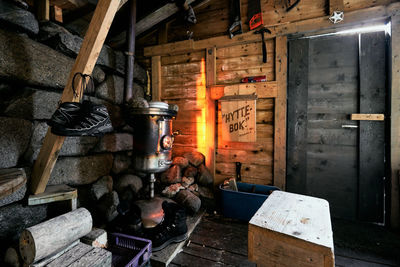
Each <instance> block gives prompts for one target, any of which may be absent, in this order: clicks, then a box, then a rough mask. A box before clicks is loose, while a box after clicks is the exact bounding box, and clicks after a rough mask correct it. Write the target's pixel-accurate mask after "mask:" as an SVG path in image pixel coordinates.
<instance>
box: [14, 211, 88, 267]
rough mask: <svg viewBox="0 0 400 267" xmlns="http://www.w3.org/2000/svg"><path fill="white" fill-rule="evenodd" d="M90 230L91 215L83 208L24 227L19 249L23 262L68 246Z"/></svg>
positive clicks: (28, 261)
mask: <svg viewBox="0 0 400 267" xmlns="http://www.w3.org/2000/svg"><path fill="white" fill-rule="evenodd" d="M91 230H92V216H91V215H90V212H89V211H88V210H87V209H85V208H79V209H77V210H74V211H71V212H68V213H66V214H63V215H61V216H58V217H55V218H53V219H51V220H48V221H45V222H43V223H40V224H38V225H35V226H32V227H29V228H27V229H25V230H24V231H23V232H22V234H21V237H20V241H19V250H20V253H21V257H22V259H23V260H24V262H25V263H27V264H31V263H33V262H35V261H38V260H40V259H43V258H45V257H47V256H49V255H51V254H52V253H54V252H55V251H57V250H59V249H62V248H64V247H66V246H68V245H69V244H70V243H72V242H74V241H75V240H77V239H79V238H81V237H82V236H85V235H86V234H88V233H89V232H90V231H91Z"/></svg>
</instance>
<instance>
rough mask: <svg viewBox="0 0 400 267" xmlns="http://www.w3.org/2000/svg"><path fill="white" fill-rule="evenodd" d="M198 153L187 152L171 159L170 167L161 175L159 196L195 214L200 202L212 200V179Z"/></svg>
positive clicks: (202, 157) (203, 158)
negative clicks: (171, 200) (170, 199)
mask: <svg viewBox="0 0 400 267" xmlns="http://www.w3.org/2000/svg"><path fill="white" fill-rule="evenodd" d="M204 163H205V157H204V155H203V154H201V153H200V152H189V153H186V154H184V155H183V156H181V157H175V158H173V161H172V165H171V167H170V168H169V169H168V170H166V171H165V172H163V173H161V175H160V179H159V183H160V187H161V188H162V192H161V194H162V195H163V196H165V197H169V198H172V199H173V200H175V201H176V202H177V203H178V204H180V205H182V206H184V207H185V208H186V210H187V211H188V212H189V213H192V214H193V213H196V212H197V211H198V210H199V209H200V206H201V200H202V199H203V200H204V199H213V193H212V188H213V177H212V174H211V173H210V171H209V170H208V168H207V167H206V166H205V165H204Z"/></svg>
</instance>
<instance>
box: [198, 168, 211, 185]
mask: <svg viewBox="0 0 400 267" xmlns="http://www.w3.org/2000/svg"><path fill="white" fill-rule="evenodd" d="M197 182H198V184H199V185H204V186H210V185H212V184H213V183H214V179H213V176H212V175H211V172H210V171H209V170H208V168H207V167H206V166H204V164H201V165H200V166H199V177H198V179H197Z"/></svg>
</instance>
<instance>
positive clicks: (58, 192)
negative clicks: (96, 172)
mask: <svg viewBox="0 0 400 267" xmlns="http://www.w3.org/2000/svg"><path fill="white" fill-rule="evenodd" d="M77 197H78V190H77V189H76V188H73V187H70V186H68V185H65V184H60V185H48V186H47V187H46V190H45V191H44V192H43V193H41V194H37V195H30V196H29V198H28V205H40V204H45V203H52V202H56V201H64V200H72V199H76V198H77Z"/></svg>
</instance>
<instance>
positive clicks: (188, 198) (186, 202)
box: [175, 190, 201, 214]
mask: <svg viewBox="0 0 400 267" xmlns="http://www.w3.org/2000/svg"><path fill="white" fill-rule="evenodd" d="M175 201H176V202H177V203H178V204H181V205H182V206H184V207H185V208H186V210H188V211H189V212H190V213H192V214H194V213H196V212H198V211H199V209H200V207H201V200H200V198H199V197H198V196H196V195H194V194H193V193H192V192H190V191H189V190H181V191H179V193H178V194H177V195H176V197H175Z"/></svg>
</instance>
